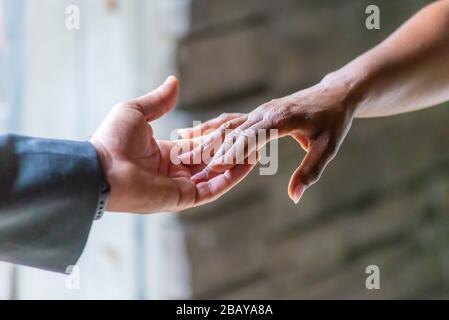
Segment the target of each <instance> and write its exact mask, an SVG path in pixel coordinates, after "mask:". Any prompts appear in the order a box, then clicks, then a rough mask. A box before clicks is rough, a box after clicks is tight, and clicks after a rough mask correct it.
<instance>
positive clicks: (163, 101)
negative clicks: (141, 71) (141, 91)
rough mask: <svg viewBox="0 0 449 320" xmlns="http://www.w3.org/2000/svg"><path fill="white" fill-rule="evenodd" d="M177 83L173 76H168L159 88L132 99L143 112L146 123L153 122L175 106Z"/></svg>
mask: <svg viewBox="0 0 449 320" xmlns="http://www.w3.org/2000/svg"><path fill="white" fill-rule="evenodd" d="M178 89H179V82H178V79H176V77H175V76H169V77H168V78H167V80H165V82H164V83H163V84H162V85H161V86H159V88H157V89H155V90H153V91H151V92H149V93H147V94H146V95H144V96H141V97H138V98H136V99H134V101H133V102H134V103H135V104H136V105H137V106H138V107H139V108H140V109H141V110H142V111H143V113H144V115H145V119H146V120H147V121H153V120H156V119H158V118H160V117H161V116H163V115H164V114H166V113H167V112H169V111H170V110H172V109H173V107H174V106H175V104H176V99H177V97H178Z"/></svg>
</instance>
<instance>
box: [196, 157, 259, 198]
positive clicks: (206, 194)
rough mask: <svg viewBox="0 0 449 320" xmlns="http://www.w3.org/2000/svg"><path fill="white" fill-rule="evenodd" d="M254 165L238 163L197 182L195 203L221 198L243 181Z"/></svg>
mask: <svg viewBox="0 0 449 320" xmlns="http://www.w3.org/2000/svg"><path fill="white" fill-rule="evenodd" d="M254 166H255V164H242V165H237V166H235V167H234V168H232V169H230V170H227V171H225V172H223V173H221V174H218V175H216V173H214V177H213V178H211V179H209V180H207V181H203V182H200V183H197V184H196V192H197V196H196V201H195V205H201V204H204V203H208V202H211V201H213V200H215V199H217V198H219V197H220V196H222V195H223V194H225V193H226V192H227V191H229V190H230V189H232V188H233V187H234V186H235V185H237V184H238V183H239V182H240V181H242V180H243V179H244V178H245V177H246V176H247V175H248V173H250V172H251V170H252V169H253V168H254Z"/></svg>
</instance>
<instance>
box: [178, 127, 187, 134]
mask: <svg viewBox="0 0 449 320" xmlns="http://www.w3.org/2000/svg"><path fill="white" fill-rule="evenodd" d="M190 130H191V129H190V128H181V129H176V132H178V133H180V134H182V133H184V132H188V131H190Z"/></svg>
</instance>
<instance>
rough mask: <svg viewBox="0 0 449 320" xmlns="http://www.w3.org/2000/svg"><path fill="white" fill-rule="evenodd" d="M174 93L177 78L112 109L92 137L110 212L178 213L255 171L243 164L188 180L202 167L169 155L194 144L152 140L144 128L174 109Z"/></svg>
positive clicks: (185, 141) (149, 128) (202, 202)
mask: <svg viewBox="0 0 449 320" xmlns="http://www.w3.org/2000/svg"><path fill="white" fill-rule="evenodd" d="M177 93H178V82H177V80H176V79H175V78H169V79H168V80H167V81H166V82H165V83H164V84H163V85H162V86H160V87H159V88H158V89H156V90H154V91H152V92H150V93H148V94H147V95H145V96H142V97H139V98H136V99H134V100H132V101H129V102H126V103H122V104H119V105H117V106H116V107H114V109H113V110H112V111H111V113H110V114H109V115H108V116H107V118H106V119H105V121H104V122H103V124H102V125H101V126H100V128H99V129H98V130H97V132H96V133H95V134H94V136H93V137H92V139H91V142H92V144H93V145H94V146H95V148H96V150H97V152H98V155H99V158H100V161H101V163H102V166H103V171H104V173H105V176H106V179H107V181H108V182H109V184H110V186H111V194H110V196H109V202H108V205H107V210H108V211H127V212H136V213H151V212H158V211H180V210H183V209H186V208H190V207H193V206H197V205H200V204H204V203H207V202H210V201H212V200H215V199H216V198H218V197H220V196H221V195H223V194H224V193H226V192H227V191H228V190H230V189H231V188H232V187H234V186H235V185H236V184H237V183H239V182H240V181H241V180H242V179H243V178H244V177H245V176H246V175H247V174H248V173H249V172H250V171H251V170H252V168H253V167H254V165H249V164H242V165H238V166H236V167H234V168H232V169H231V170H228V171H226V172H224V173H221V174H215V173H214V174H212V175H211V176H209V177H207V179H205V181H202V182H199V183H198V182H194V181H192V180H191V179H190V178H191V177H192V175H194V174H196V173H198V172H200V171H201V170H203V169H204V167H205V166H206V164H205V163H201V164H198V165H183V164H182V163H181V164H177V163H179V161H172V160H174V159H172V157H171V156H172V155H171V153H172V149H173V148H174V147H176V150H178V151H180V149H181V148H180V147H182V146H185V145H186V144H187V145H189V146H190V145H192V144H194V143H195V141H193V140H191V139H188V140H177V141H160V140H156V139H155V138H154V136H153V130H152V128H151V126H150V125H149V124H148V123H149V122H150V121H153V120H155V119H157V118H159V117H161V116H162V115H164V114H165V113H167V112H169V111H170V110H171V109H172V108H173V106H174V105H175V102H176V97H177ZM173 157H176V155H174V156H173Z"/></svg>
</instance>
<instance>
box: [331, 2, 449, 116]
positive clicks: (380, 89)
mask: <svg viewBox="0 0 449 320" xmlns="http://www.w3.org/2000/svg"><path fill="white" fill-rule="evenodd" d="M324 81H330V82H331V83H332V82H343V83H345V84H346V85H347V86H348V87H349V88H350V90H349V91H350V95H351V97H350V98H351V99H350V100H349V101H351V103H352V104H353V107H354V115H355V117H379V116H388V115H393V114H398V113H403V112H408V111H413V110H418V109H422V108H426V107H430V106H433V105H436V104H439V103H442V102H444V101H447V100H449V0H440V1H437V2H436V3H434V4H432V5H429V6H428V7H426V8H424V9H423V10H421V11H420V12H418V13H417V14H416V15H415V16H414V17H412V18H411V19H410V20H409V21H407V22H406V23H405V24H404V25H403V26H402V27H401V28H399V29H398V30H397V31H396V32H395V33H393V34H392V35H391V36H390V37H389V38H388V39H386V40H385V41H384V42H383V43H381V44H380V45H378V46H377V47H375V48H373V49H372V50H370V51H368V52H367V53H365V54H363V55H362V56H360V57H358V58H357V59H355V60H354V61H352V62H351V63H349V64H348V65H346V66H344V67H343V68H341V69H340V70H338V71H336V72H334V73H332V74H331V75H329V76H328V77H326V78H325V79H324Z"/></svg>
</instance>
